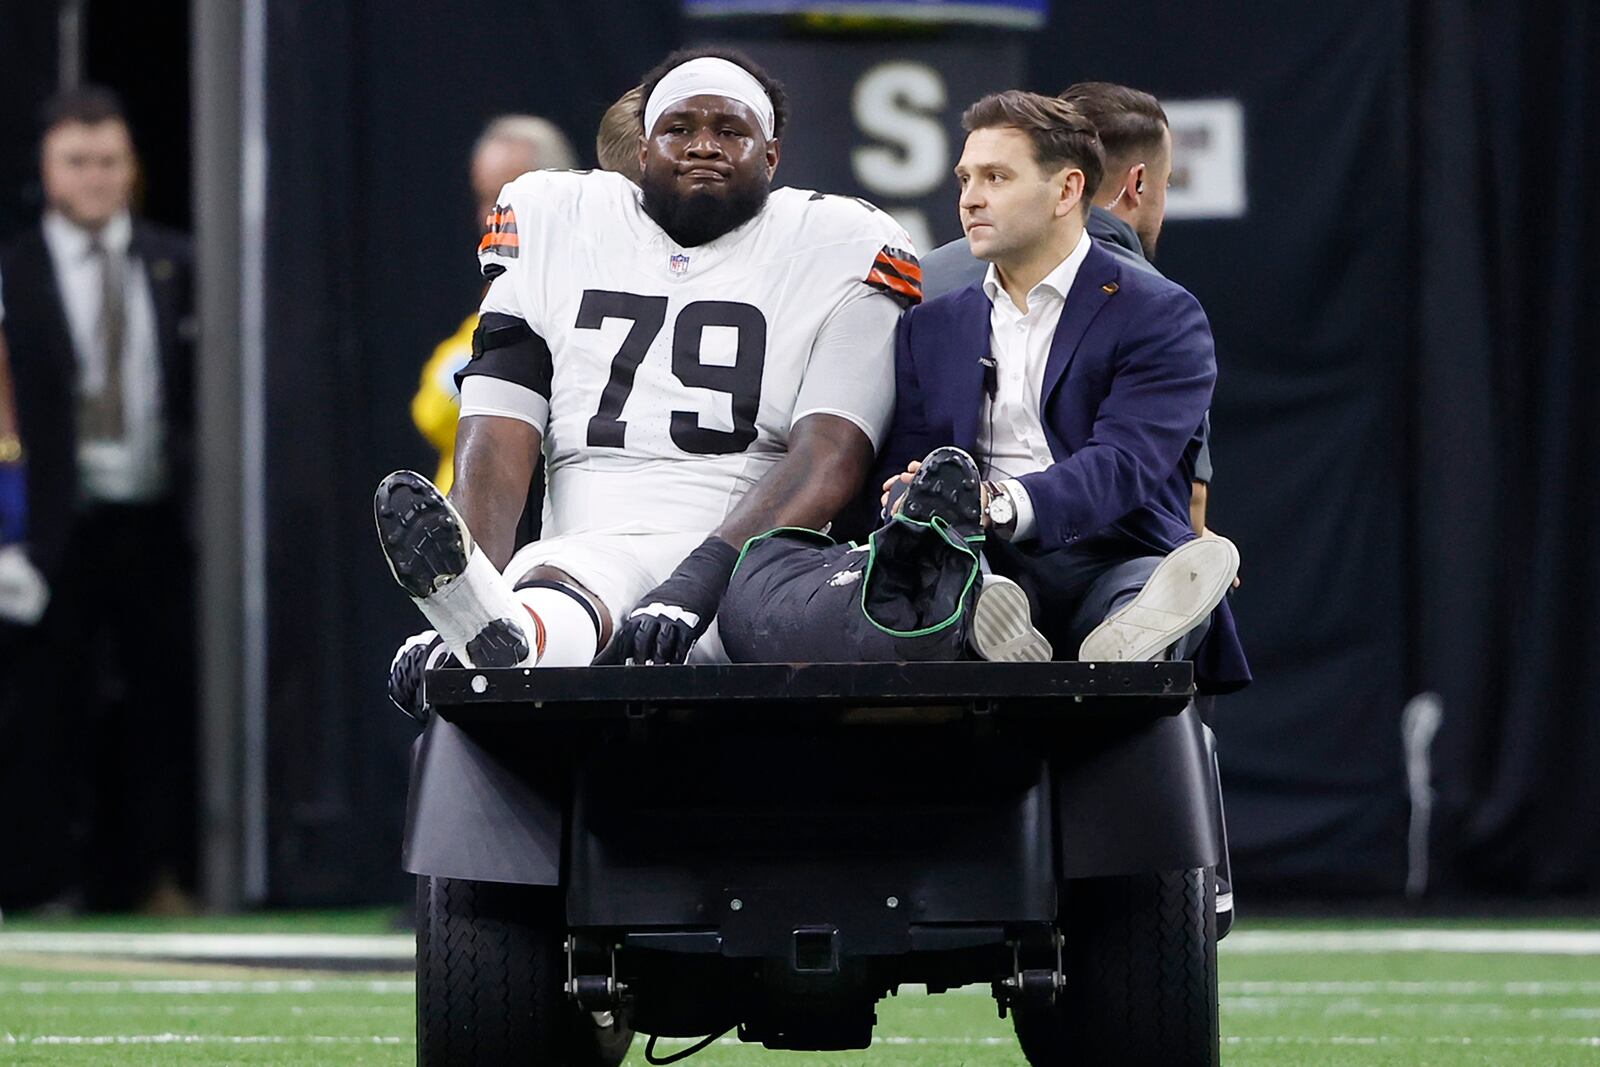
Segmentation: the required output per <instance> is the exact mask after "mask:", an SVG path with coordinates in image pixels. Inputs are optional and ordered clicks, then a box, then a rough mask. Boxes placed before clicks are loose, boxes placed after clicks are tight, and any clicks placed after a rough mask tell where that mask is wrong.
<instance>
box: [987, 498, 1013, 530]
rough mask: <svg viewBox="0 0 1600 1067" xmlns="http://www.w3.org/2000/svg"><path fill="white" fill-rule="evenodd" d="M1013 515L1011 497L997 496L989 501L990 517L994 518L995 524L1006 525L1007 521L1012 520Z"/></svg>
mask: <svg viewBox="0 0 1600 1067" xmlns="http://www.w3.org/2000/svg"><path fill="white" fill-rule="evenodd" d="M1012 515H1013V512H1012V510H1011V498H1010V497H1008V496H996V497H995V498H994V499H993V500H991V501H989V518H991V519H992V520H994V522H995V525H997V526H1004V525H1005V524H1006V523H1008V522H1010V521H1011V519H1012Z"/></svg>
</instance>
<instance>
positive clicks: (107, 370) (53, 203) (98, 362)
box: [0, 88, 196, 910]
mask: <svg viewBox="0 0 1600 1067" xmlns="http://www.w3.org/2000/svg"><path fill="white" fill-rule="evenodd" d="M137 173H138V164H137V160H136V158H135V155H134V147H133V140H132V136H131V133H130V131H129V128H128V124H127V122H126V120H125V118H124V117H123V114H122V112H121V108H120V105H119V103H118V101H117V99H116V97H115V96H114V95H113V94H111V93H110V92H108V91H106V90H104V89H96V88H85V89H80V90H75V91H73V92H71V93H68V94H66V95H63V96H61V97H59V98H57V99H56V100H54V101H52V102H51V104H50V105H49V106H48V107H47V109H46V113H45V121H44V137H43V142H42V145H41V150H40V177H41V179H42V184H43V187H44V194H45V202H46V210H45V213H44V217H43V218H42V219H41V220H40V222H39V224H38V225H37V226H35V227H33V228H32V229H30V230H28V231H26V232H24V233H23V234H22V235H21V236H20V237H19V238H17V240H16V241H14V242H13V243H12V244H11V245H9V246H8V247H7V248H5V249H4V250H3V252H0V278H3V279H4V286H5V290H4V301H5V306H6V309H7V317H6V324H5V327H6V335H7V338H8V340H9V342H10V347H11V358H12V370H13V374H14V376H15V384H16V394H17V409H18V416H19V420H20V429H21V438H22V440H23V441H24V442H26V445H27V449H28V465H29V478H28V522H29V536H28V552H29V555H30V556H31V558H32V560H33V563H34V564H35V565H36V566H37V567H38V569H39V570H40V571H41V572H42V573H43V575H44V577H45V580H46V581H47V582H48V584H49V586H50V589H51V591H52V595H51V600H50V606H49V608H48V610H47V611H46V613H45V616H44V618H43V620H42V621H41V622H40V623H39V625H38V627H37V628H36V632H35V633H32V634H30V635H28V636H27V637H26V638H25V639H23V640H22V641H21V642H20V647H21V648H22V649H24V651H23V652H21V653H15V652H13V653H8V656H14V657H15V658H14V659H13V662H11V663H10V664H9V665H8V667H9V669H10V670H14V671H18V672H20V673H26V674H27V675H28V676H29V677H30V678H31V679H33V683H34V684H33V685H32V686H31V687H30V691H29V693H28V695H27V696H26V697H25V699H23V700H22V701H20V702H19V704H20V706H15V707H8V708H4V709H0V715H4V716H6V717H8V718H10V717H22V718H24V719H26V720H28V721H30V722H34V723H37V724H39V726H38V728H37V729H35V730H33V731H32V732H33V733H34V734H35V735H36V736H37V737H39V738H40V740H39V743H38V744H35V745H31V746H28V747H27V748H26V749H25V750H22V751H17V750H16V746H12V750H11V751H8V752H6V753H5V754H4V757H3V758H4V759H5V760H7V761H8V763H9V762H13V761H14V762H15V763H16V766H15V767H7V768H3V769H0V772H3V776H6V777H7V778H8V780H9V781H10V782H11V788H12V796H13V798H15V797H16V794H17V787H18V785H19V783H21V784H22V785H23V788H22V792H23V793H24V795H25V799H26V800H28V801H30V802H31V803H30V806H29V808H28V809H27V812H26V817H27V819H28V820H29V821H36V823H37V824H48V823H49V820H51V819H64V820H66V822H67V824H68V825H67V832H66V833H57V832H56V828H54V827H49V828H48V829H41V830H40V832H38V833H37V834H36V835H34V843H35V844H37V845H38V847H39V848H40V849H47V850H52V851H53V854H51V855H41V854H37V853H36V854H35V855H33V856H16V855H15V854H12V857H11V858H12V859H14V860H18V861H20V862H19V863H16V864H13V863H9V862H8V864H7V866H8V867H15V866H23V865H26V866H29V867H31V869H32V870H33V872H34V877H33V878H32V879H31V883H32V884H30V885H29V886H27V887H26V888H25V889H16V890H13V893H14V895H20V896H21V897H23V898H24V899H21V900H18V901H16V902H17V903H28V902H29V901H28V900H27V899H26V898H27V897H29V896H33V897H35V898H39V897H45V898H48V897H57V898H62V899H64V900H66V901H67V902H69V903H78V902H79V901H80V900H81V902H82V903H84V904H87V905H88V906H91V907H129V906H142V907H146V908H149V909H152V910H171V909H173V908H175V907H181V906H182V905H183V903H184V900H185V898H184V896H183V890H184V888H185V887H186V885H187V884H189V883H191V881H192V866H193V854H194V837H195V821H196V802H195V776H194V749H195V744H194V735H195V730H196V727H195V701H194V688H195V681H194V677H193V673H192V664H193V662H194V655H193V652H192V643H193V642H192V628H193V621H192V620H193V614H194V598H193V593H192V589H193V569H194V568H193V562H192V560H193V553H192V545H191V537H190V530H189V523H188V519H187V512H188V505H189V498H190V473H191V466H192V438H193V434H192V430H193V425H194V414H193V404H192V388H191V381H192V374H193V365H192V364H193V361H192V353H191V344H190V336H191V334H192V332H193V331H192V324H191V315H192V307H193V298H192V284H191V283H192V254H191V249H190V244H189V241H188V239H187V238H186V237H185V236H183V235H182V234H179V233H176V232H173V231H171V230H168V229H165V228H163V227H160V226H157V225H155V224H153V223H150V222H147V221H145V220H143V219H140V218H137V217H136V216H135V215H134V213H133V191H134V187H135V184H136V179H137ZM12 644H13V645H17V644H18V643H16V642H13V643H12ZM9 726H10V727H12V728H15V726H16V724H15V723H14V722H13V723H11V724H9ZM45 731H53V733H52V736H50V737H44V732H45ZM8 732H10V731H8ZM22 814H23V813H22V812H20V811H18V810H17V809H16V808H9V809H8V818H10V819H12V820H16V819H18V818H20V817H22ZM5 888H6V887H5V886H0V890H4V889H5ZM8 902H10V901H0V903H8Z"/></svg>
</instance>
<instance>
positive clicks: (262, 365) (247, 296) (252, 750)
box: [239, 0, 268, 903]
mask: <svg viewBox="0 0 1600 1067" xmlns="http://www.w3.org/2000/svg"><path fill="white" fill-rule="evenodd" d="M243 10H244V33H243V45H244V47H243V48H242V49H241V51H242V54H243V69H242V70H241V72H240V73H241V97H242V100H241V103H242V105H243V107H242V108H241V112H242V114H241V118H242V125H243V130H242V133H243V136H242V138H241V148H242V152H241V155H242V173H241V175H240V179H241V180H240V187H239V188H240V193H239V201H240V203H239V214H240V225H241V230H240V235H239V237H240V240H239V284H240V293H239V357H240V358H239V378H240V381H239V386H240V393H239V404H240V408H241V413H242V418H241V420H240V427H239V428H240V431H241V432H240V439H239V453H240V479H241V482H242V484H243V497H244V498H243V500H242V501H241V504H242V508H241V511H240V520H241V523H242V528H241V538H240V540H241V548H242V550H243V551H242V552H241V554H240V559H241V562H242V564H243V566H244V575H243V579H244V581H243V584H244V620H243V621H244V642H243V648H244V664H243V666H244V672H243V683H244V686H243V697H244V701H243V710H244V782H243V786H244V798H243V799H244V891H245V895H246V897H247V898H248V899H249V901H250V902H251V903H260V902H261V901H264V900H265V899H266V897H267V815H268V812H267V513H266V505H267V434H266V415H267V371H266V363H267V357H266V344H267V316H266V288H267V277H266V273H267V271H266V259H267V247H266V221H267V0H243Z"/></svg>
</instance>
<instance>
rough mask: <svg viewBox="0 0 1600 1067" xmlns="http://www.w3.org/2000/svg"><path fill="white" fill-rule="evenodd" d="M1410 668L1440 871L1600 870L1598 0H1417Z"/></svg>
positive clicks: (1574, 886) (1481, 879)
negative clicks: (1435, 707) (1425, 725)
mask: <svg viewBox="0 0 1600 1067" xmlns="http://www.w3.org/2000/svg"><path fill="white" fill-rule="evenodd" d="M1418 27H1419V34H1418V48H1417V56H1416V62H1417V66H1418V69H1419V71H1420V72H1421V76H1420V77H1419V78H1418V82H1417V90H1418V92H1417V100H1418V110H1419V121H1418V123H1417V132H1418V138H1417V143H1418V145H1419V152H1418V156H1417V158H1418V166H1417V168H1416V170H1415V173H1414V176H1413V180H1412V181H1411V183H1409V189H1408V191H1407V196H1408V197H1409V198H1411V199H1412V201H1413V202H1414V203H1416V204H1417V205H1418V206H1419V213H1418V218H1417V224H1418V228H1419V231H1420V248H1421V250H1422V255H1421V256H1420V257H1419V262H1418V270H1419V278H1418V282H1419V286H1418V289H1419V293H1418V295H1419V305H1418V306H1419V312H1420V314H1419V317H1418V338H1419V344H1418V349H1417V351H1418V359H1417V364H1416V382H1417V395H1416V405H1415V410H1414V424H1413V426H1414V436H1415V439H1416V441H1417V442H1418V445H1419V447H1418V448H1417V453H1416V460H1417V462H1416V466H1415V472H1414V485H1415V498H1414V499H1415V505H1414V507H1415V513H1416V515H1417V520H1416V526H1415V532H1414V541H1415V543H1414V548H1413V551H1414V554H1415V558H1416V560H1417V568H1416V572H1417V576H1418V579H1419V581H1418V593H1419V602H1418V604H1417V610H1416V614H1417V618H1418V619H1419V620H1420V622H1419V626H1418V633H1419V634H1420V635H1421V640H1420V642H1419V645H1418V656H1417V662H1416V674H1417V678H1418V679H1419V681H1420V683H1421V684H1422V685H1424V686H1427V687H1429V688H1432V689H1435V690H1437V691H1438V692H1440V693H1441V694H1442V695H1443V696H1444V703H1445V709H1446V716H1445V722H1444V728H1443V730H1442V732H1441V734H1440V737H1439V742H1438V749H1437V759H1436V763H1435V765H1436V767H1437V777H1438V785H1439V797H1440V808H1441V817H1442V824H1441V826H1440V828H1439V829H1440V833H1439V834H1438V836H1437V837H1436V839H1435V854H1436V857H1437V860H1438V861H1439V864H1440V867H1439V869H1440V873H1441V877H1442V886H1443V887H1444V888H1446V889H1448V890H1452V891H1458V892H1459V891H1468V892H1490V893H1530V892H1532V893H1568V894H1571V893H1581V892H1588V893H1594V892H1597V891H1600V776H1597V775H1596V767H1600V696H1597V693H1596V687H1595V686H1594V684H1593V682H1592V680H1591V679H1590V678H1589V677H1588V669H1589V668H1590V666H1592V664H1593V656H1594V653H1595V649H1596V648H1597V647H1600V617H1597V616H1596V615H1595V613H1594V611H1593V610H1592V608H1591V605H1592V604H1593V602H1594V597H1595V594H1596V591H1597V590H1600V564H1597V562H1596V558H1597V557H1596V550H1597V548H1600V532H1597V531H1600V496H1597V493H1596V490H1597V488H1600V485H1597V479H1596V477H1595V457H1596V456H1597V455H1600V429H1597V421H1596V414H1595V413H1596V411H1600V370H1597V358H1600V337H1597V334H1596V329H1595V315H1594V294H1595V293H1596V291H1597V287H1600V103H1597V102H1600V13H1597V12H1596V11H1595V9H1594V8H1593V6H1592V5H1590V4H1587V3H1583V2H1581V0H1566V2H1560V3H1556V2H1545V3H1541V4H1516V3H1495V4H1472V3H1466V2H1463V0H1434V2H1433V3H1430V4H1428V5H1427V6H1425V7H1424V8H1423V10H1422V12H1421V14H1420V16H1419V19H1418Z"/></svg>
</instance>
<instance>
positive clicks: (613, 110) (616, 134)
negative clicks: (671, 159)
mask: <svg viewBox="0 0 1600 1067" xmlns="http://www.w3.org/2000/svg"><path fill="white" fill-rule="evenodd" d="M639 88H640V87H639V86H637V85H635V86H634V87H633V88H632V89H629V90H628V91H627V92H625V93H623V94H622V97H621V99H619V100H618V101H617V102H616V103H615V104H612V105H611V106H610V107H609V108H607V109H606V113H605V115H604V116H603V117H602V118H601V119H600V133H599V135H598V136H597V137H596V138H595V139H594V152H595V157H596V158H597V159H599V160H600V169H601V170H609V171H615V172H616V173H618V174H620V175H622V176H623V177H624V178H626V179H628V180H629V181H630V182H632V183H633V184H635V185H638V184H639V129H640V126H641V124H642V123H641V120H640V117H639V108H640V104H639Z"/></svg>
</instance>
